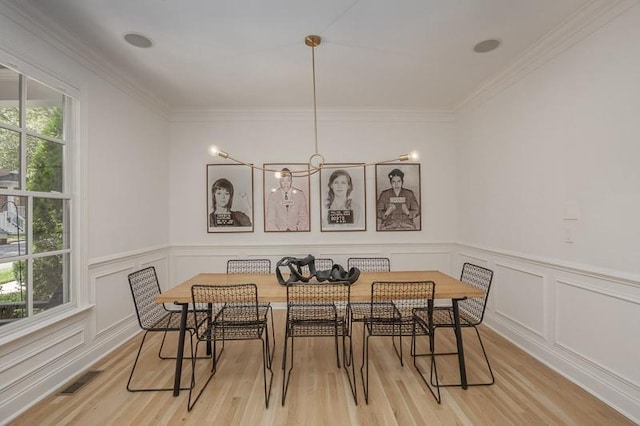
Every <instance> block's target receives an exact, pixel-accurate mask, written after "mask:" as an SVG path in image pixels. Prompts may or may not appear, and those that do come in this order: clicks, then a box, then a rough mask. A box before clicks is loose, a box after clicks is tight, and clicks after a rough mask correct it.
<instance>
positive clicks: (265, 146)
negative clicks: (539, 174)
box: [169, 110, 456, 254]
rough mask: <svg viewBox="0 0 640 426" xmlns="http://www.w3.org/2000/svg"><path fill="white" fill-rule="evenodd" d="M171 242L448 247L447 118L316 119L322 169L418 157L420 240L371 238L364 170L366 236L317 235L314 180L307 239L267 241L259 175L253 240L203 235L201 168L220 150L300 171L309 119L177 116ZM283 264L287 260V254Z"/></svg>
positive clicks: (450, 168) (331, 115)
mask: <svg viewBox="0 0 640 426" xmlns="http://www.w3.org/2000/svg"><path fill="white" fill-rule="evenodd" d="M171 121H172V122H171V155H170V157H171V160H170V161H171V184H170V185H171V190H170V197H169V198H170V199H171V222H170V229H171V242H172V244H177V245H184V244H192V245H219V244H224V245H231V246H233V245H242V244H248V243H250V244H256V245H265V244H268V245H272V244H273V243H274V242H275V241H277V242H278V243H284V244H308V243H309V241H313V242H314V243H316V244H327V243H331V244H333V243H340V242H349V243H353V242H354V240H356V241H357V242H358V243H361V244H367V243H372V242H375V243H377V244H382V243H425V242H452V241H454V240H455V232H456V205H455V187H456V181H455V179H456V175H455V157H454V145H453V143H452V136H451V135H452V130H453V122H452V117H451V115H450V114H443V113H429V112H415V111H404V112H402V111H401V112H391V111H358V110H350V111H330V112H325V113H321V112H320V113H319V116H318V133H319V152H320V153H321V154H322V155H324V157H325V161H326V162H327V163H340V162H374V161H376V160H377V161H381V160H386V159H391V158H396V157H398V156H399V155H401V154H405V153H408V152H410V151H412V150H418V151H419V152H420V154H421V159H420V164H421V177H422V191H421V192H422V231H419V232H386V233H385V232H376V231H375V228H376V226H375V225H376V223H375V199H376V194H375V168H374V167H373V166H370V167H368V168H367V171H366V177H367V188H366V190H367V193H366V198H367V231H365V232H320V219H319V218H320V214H319V212H320V200H319V183H318V176H317V175H316V176H312V177H311V194H310V197H311V206H310V210H311V232H308V233H307V232H302V233H267V234H265V233H264V232H263V229H264V228H263V187H262V182H263V179H262V172H260V171H256V172H255V175H254V218H255V221H254V222H255V232H254V233H251V234H221V233H216V234H207V232H206V230H207V222H206V221H207V209H206V196H207V192H208V191H207V188H206V181H205V178H206V165H207V164H213V163H224V161H225V160H221V159H217V158H213V157H211V156H209V155H208V151H207V149H208V147H209V145H211V144H217V145H218V146H219V147H220V148H222V149H224V150H225V151H228V152H229V153H230V154H232V155H233V156H235V157H237V158H239V159H242V160H244V161H247V162H253V163H257V164H258V165H260V166H261V165H262V164H263V163H270V162H271V163H274V162H275V163H304V162H307V161H308V159H309V157H310V156H311V154H313V153H314V142H313V118H312V115H311V114H310V113H309V111H293V110H288V111H208V112H207V111H200V112H194V111H191V112H190V111H179V112H176V113H174V114H173V115H172V119H171ZM285 254H286V253H285Z"/></svg>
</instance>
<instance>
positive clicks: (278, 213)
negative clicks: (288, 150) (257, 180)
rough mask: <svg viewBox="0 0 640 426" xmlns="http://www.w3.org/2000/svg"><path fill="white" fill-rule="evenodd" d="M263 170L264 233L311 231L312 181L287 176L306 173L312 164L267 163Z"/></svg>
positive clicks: (307, 178) (304, 177)
mask: <svg viewBox="0 0 640 426" xmlns="http://www.w3.org/2000/svg"><path fill="white" fill-rule="evenodd" d="M263 168H264V169H265V170H263V172H262V177H263V179H262V182H263V206H264V232H309V231H311V208H310V198H309V197H310V196H309V192H310V189H311V183H310V180H311V179H310V178H309V176H308V175H307V176H300V175H299V174H291V173H288V172H292V171H297V170H298V171H299V170H307V169H308V168H309V164H307V163H265V164H263ZM289 179H290V180H289ZM287 182H290V187H288V185H289V183H287ZM287 188H289V189H288V190H285V189H287Z"/></svg>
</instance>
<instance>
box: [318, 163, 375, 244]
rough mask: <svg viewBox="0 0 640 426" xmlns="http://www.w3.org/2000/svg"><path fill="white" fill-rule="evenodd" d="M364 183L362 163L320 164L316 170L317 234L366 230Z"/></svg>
mask: <svg viewBox="0 0 640 426" xmlns="http://www.w3.org/2000/svg"><path fill="white" fill-rule="evenodd" d="M366 181H367V180H366V167H365V166H364V163H326V164H324V166H323V168H322V169H321V170H320V231H322V232H335V231H366V230H367V203H366V200H367V185H366ZM340 194H341V195H340Z"/></svg>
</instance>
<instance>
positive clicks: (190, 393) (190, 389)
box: [187, 340, 216, 411]
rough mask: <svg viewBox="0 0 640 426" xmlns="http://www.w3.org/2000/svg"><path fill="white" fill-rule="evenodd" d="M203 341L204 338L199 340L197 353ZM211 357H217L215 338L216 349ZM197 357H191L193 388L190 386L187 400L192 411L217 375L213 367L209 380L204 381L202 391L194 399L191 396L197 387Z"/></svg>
mask: <svg viewBox="0 0 640 426" xmlns="http://www.w3.org/2000/svg"><path fill="white" fill-rule="evenodd" d="M201 342H202V340H199V341H198V343H196V353H198V346H199V344H200V343H201ZM211 357H213V358H215V340H214V351H213V352H212V354H211ZM197 359H198V358H196V357H193V356H192V357H191V388H189V398H188V400H187V411H191V410H192V409H193V407H194V406H195V405H196V402H198V400H199V399H200V396H202V393H203V392H204V390H205V389H206V388H207V385H208V384H209V382H210V381H211V379H213V376H215V374H216V372H215V368H212V370H211V374H209V377H208V378H207V381H206V382H205V383H204V385H202V389H200V392H198V395H196V397H195V399H194V400H193V401H192V400H191V398H192V395H193V390H194V389H195V383H196V361H197Z"/></svg>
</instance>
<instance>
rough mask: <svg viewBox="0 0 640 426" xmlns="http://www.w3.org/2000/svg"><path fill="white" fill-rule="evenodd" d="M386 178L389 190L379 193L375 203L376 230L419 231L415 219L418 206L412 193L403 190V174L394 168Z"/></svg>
mask: <svg viewBox="0 0 640 426" xmlns="http://www.w3.org/2000/svg"><path fill="white" fill-rule="evenodd" d="M418 170H419V169H418ZM387 177H388V178H389V183H390V185H391V188H389V189H385V190H384V191H382V192H380V195H379V196H378V201H377V203H376V217H377V221H378V223H377V230H378V231H417V230H419V229H420V228H419V225H418V226H416V221H415V219H416V218H417V217H418V216H419V215H420V204H419V203H418V200H417V198H416V196H415V194H414V192H413V191H412V190H410V189H407V188H404V186H403V185H404V172H403V171H402V170H400V169H398V168H395V169H393V170H391V171H390V172H389V173H388V174H387Z"/></svg>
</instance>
